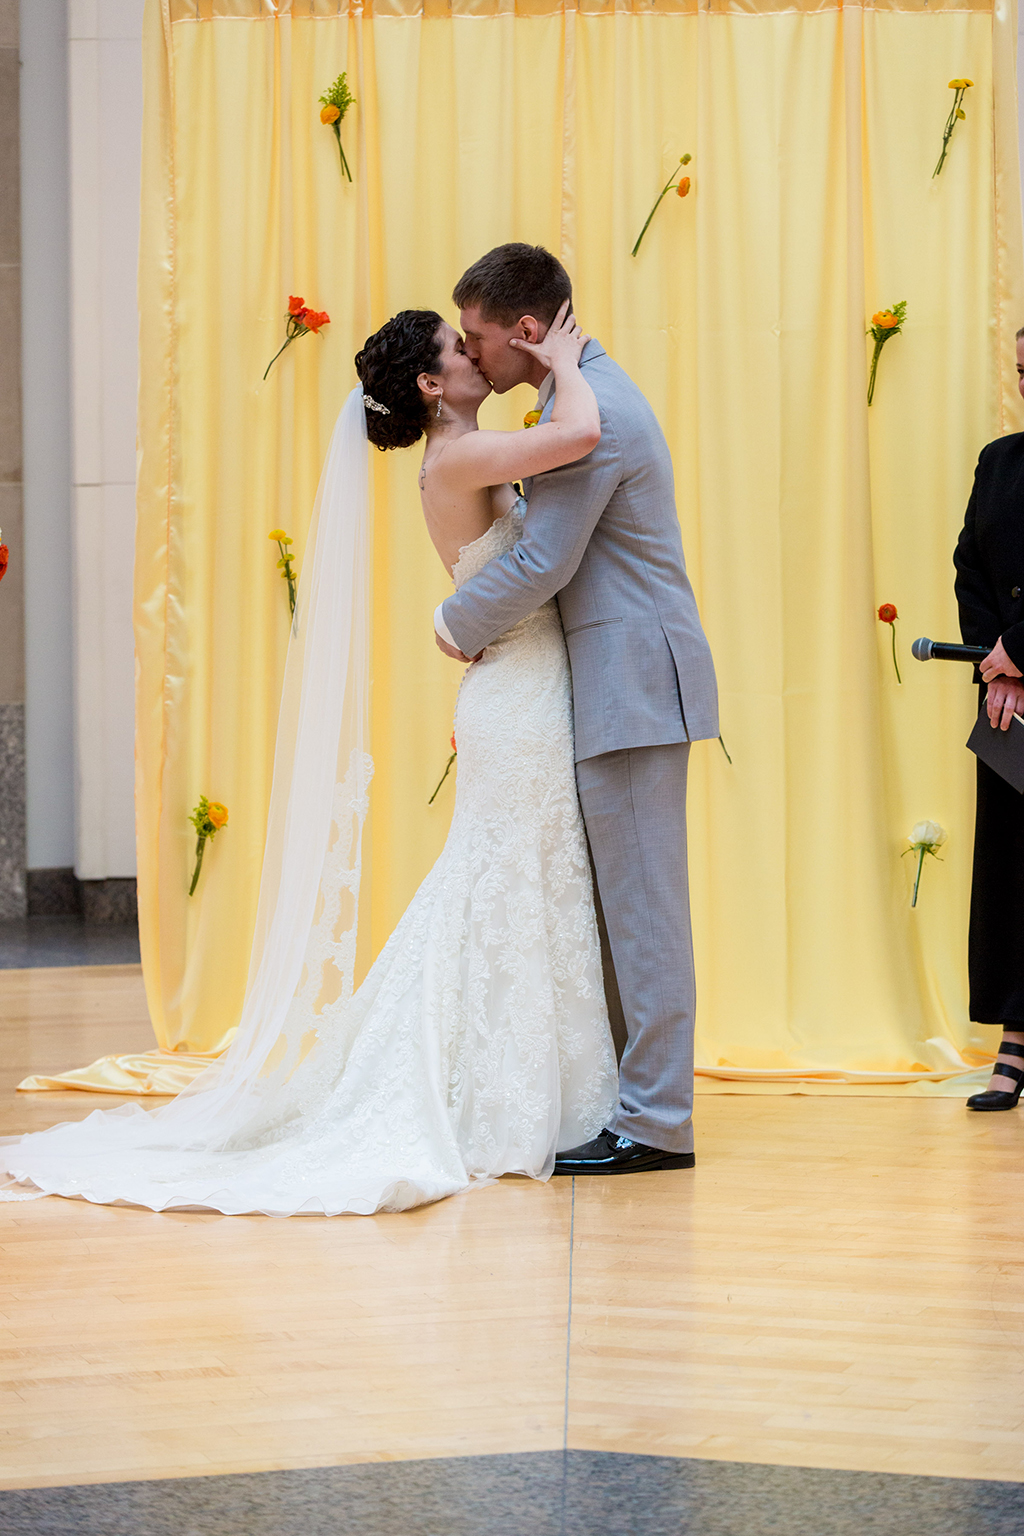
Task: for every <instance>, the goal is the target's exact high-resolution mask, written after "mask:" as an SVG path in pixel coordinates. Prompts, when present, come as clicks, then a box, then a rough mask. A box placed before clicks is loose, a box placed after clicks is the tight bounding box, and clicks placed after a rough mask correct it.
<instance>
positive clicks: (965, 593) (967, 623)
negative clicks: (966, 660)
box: [953, 432, 1024, 672]
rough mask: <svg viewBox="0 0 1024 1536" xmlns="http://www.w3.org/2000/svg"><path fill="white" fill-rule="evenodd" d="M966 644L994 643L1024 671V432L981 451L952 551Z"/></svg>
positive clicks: (1005, 438) (990, 644)
mask: <svg viewBox="0 0 1024 1536" xmlns="http://www.w3.org/2000/svg"><path fill="white" fill-rule="evenodd" d="M953 564H954V565H955V566H956V586H955V591H956V600H957V602H958V604H959V605H960V633H961V634H962V636H963V639H964V644H965V645H987V646H993V645H995V643H996V641H997V640H998V639H999V638H1000V636H1002V641H1003V646H1004V649H1005V650H1006V654H1007V655H1008V656H1009V658H1010V660H1011V661H1012V662H1013V664H1014V666H1015V667H1019V668H1020V670H1021V671H1022V672H1024V432H1011V433H1010V435H1009V436H1008V437H998V438H996V440H995V442H994V443H989V444H988V445H987V447H985V448H983V449H982V450H981V455H980V457H979V459H978V467H977V469H976V470H975V472H974V489H973V491H972V492H971V499H970V501H969V502H968V503H967V515H966V517H965V518H964V526H963V531H962V532H961V534H960V537H959V539H958V540H957V546H956V549H955V550H954V552H953Z"/></svg>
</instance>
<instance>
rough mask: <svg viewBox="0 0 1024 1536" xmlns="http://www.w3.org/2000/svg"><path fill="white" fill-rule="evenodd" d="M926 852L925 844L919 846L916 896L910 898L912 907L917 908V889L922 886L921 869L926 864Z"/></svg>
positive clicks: (915, 879)
mask: <svg viewBox="0 0 1024 1536" xmlns="http://www.w3.org/2000/svg"><path fill="white" fill-rule="evenodd" d="M925 852H926V849H925V846H924V843H921V844H919V846H918V850H917V874H916V875H915V876H914V894H913V896H911V898H910V905H911V906H912V907H916V906H917V888H918V886H919V885H920V884H921V868H922V865H923V864H924V856H925Z"/></svg>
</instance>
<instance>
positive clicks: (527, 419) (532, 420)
mask: <svg viewBox="0 0 1024 1536" xmlns="http://www.w3.org/2000/svg"><path fill="white" fill-rule="evenodd" d="M543 414H544V412H543V411H527V413H526V415H525V416H524V417H523V426H524V427H535V426H536V425H537V423H538V421H540V418H541V417H542V416H543Z"/></svg>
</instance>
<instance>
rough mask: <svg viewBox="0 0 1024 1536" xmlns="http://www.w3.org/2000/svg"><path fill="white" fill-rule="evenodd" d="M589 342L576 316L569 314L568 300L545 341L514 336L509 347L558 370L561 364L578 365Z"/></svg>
mask: <svg viewBox="0 0 1024 1536" xmlns="http://www.w3.org/2000/svg"><path fill="white" fill-rule="evenodd" d="M589 340H590V337H589V336H588V335H587V334H586V333H585V332H584V331H581V330H580V328H579V326H578V325H577V324H576V316H575V315H571V314H570V313H569V300H568V299H566V301H565V303H564V304H563V305H562V307H561V309H560V310H559V311H558V314H557V315H556V316H555V318H554V319H553V320H552V322H551V325H550V327H549V329H548V333H547V335H546V336H545V337H544V340H543V341H527V340H526V339H525V338H524V337H522V336H513V337H512V338H511V339H510V341H509V346H510V347H518V348H519V350H520V351H521V352H529V353H530V355H531V357H535V358H536V359H537V361H538V362H539V363H540V364H541V366H542V367H544V368H549V369H556V368H557V367H558V366H559V364H562V365H564V364H566V363H569V364H575V363H578V362H579V360H580V355H581V353H582V351H583V348H584V347H585V346H586V344H587V342H588V341H589Z"/></svg>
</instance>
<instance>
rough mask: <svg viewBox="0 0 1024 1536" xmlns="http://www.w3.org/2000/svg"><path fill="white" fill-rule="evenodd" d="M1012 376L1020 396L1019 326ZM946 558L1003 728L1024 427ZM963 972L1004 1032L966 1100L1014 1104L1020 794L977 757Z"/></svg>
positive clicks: (1022, 847) (1022, 1082)
mask: <svg viewBox="0 0 1024 1536" xmlns="http://www.w3.org/2000/svg"><path fill="white" fill-rule="evenodd" d="M1017 378H1018V388H1019V389H1020V392H1021V395H1022V396H1024V327H1022V328H1021V330H1019V331H1018V332H1017ZM953 564H954V565H955V566H956V600H957V602H958V604H959V606H960V632H961V634H962V635H963V638H964V643H965V644H966V645H987V646H990V647H991V650H990V652H989V654H988V656H987V657H986V658H985V660H984V661H983V662H982V663H981V666H980V672H981V681H982V695H981V703H982V705H983V706H984V707H985V708H986V709H987V711H988V718H989V721H990V723H991V725H992V728H993V730H1004V731H1005V730H1008V729H1009V726H1010V721H1011V719H1012V717H1013V714H1014V712H1016V713H1017V714H1020V715H1024V675H1022V674H1024V432H1013V433H1011V434H1010V435H1009V436H1008V437H1000V438H998V439H997V440H996V441H995V442H994V443H989V444H988V446H987V447H985V448H983V449H982V450H981V456H980V458H979V459H978V467H977V470H976V471H975V475H974V490H973V491H972V492H971V499H970V501H969V503H968V506H967V515H966V517H965V518H964V526H963V531H962V532H961V534H960V538H959V540H958V542H957V546H956V551H955V553H954V555H953ZM968 971H969V974H970V985H971V1005H970V1007H971V1018H972V1019H973V1020H975V1022H976V1023H979V1024H1001V1025H1002V1028H1003V1037H1002V1040H1001V1042H1000V1046H999V1058H998V1060H997V1061H996V1063H995V1065H994V1068H993V1074H992V1078H991V1081H990V1082H989V1086H988V1089H987V1091H986V1092H984V1093H976V1094H975V1095H974V1096H973V1098H970V1099H968V1100H967V1106H968V1108H969V1109H1012V1108H1013V1107H1014V1105H1015V1104H1016V1103H1017V1100H1018V1099H1019V1098H1020V1094H1021V1089H1022V1087H1024V1070H1022V1069H1024V795H1020V794H1018V793H1017V791H1016V790H1015V789H1014V788H1013V787H1012V785H1010V784H1007V782H1006V780H1005V779H1002V778H1000V776H999V775H998V774H997V773H993V771H992V769H991V768H988V767H986V765H985V764H984V763H982V762H980V761H979V763H978V805H977V813H976V819H975V825H974V875H973V880H972V884H971V926H970V936H969V939H968Z"/></svg>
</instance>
